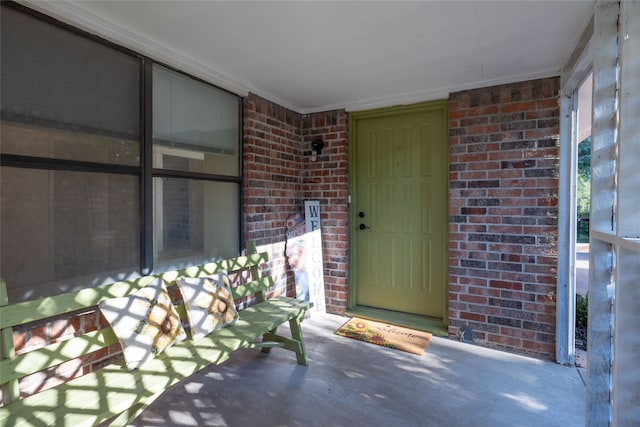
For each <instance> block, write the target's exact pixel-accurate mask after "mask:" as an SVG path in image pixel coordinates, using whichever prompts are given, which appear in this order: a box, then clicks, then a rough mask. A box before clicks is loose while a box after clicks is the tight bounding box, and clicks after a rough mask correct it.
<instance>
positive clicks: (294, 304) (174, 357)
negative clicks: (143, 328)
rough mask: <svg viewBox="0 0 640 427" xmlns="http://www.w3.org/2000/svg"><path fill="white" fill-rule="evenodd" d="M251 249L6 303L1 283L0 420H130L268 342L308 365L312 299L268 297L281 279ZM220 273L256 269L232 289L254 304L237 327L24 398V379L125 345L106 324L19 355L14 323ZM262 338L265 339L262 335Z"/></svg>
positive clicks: (16, 422) (91, 307)
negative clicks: (212, 368) (267, 272)
mask: <svg viewBox="0 0 640 427" xmlns="http://www.w3.org/2000/svg"><path fill="white" fill-rule="evenodd" d="M247 248H248V249H247V252H248V254H247V256H241V257H237V258H233V259H229V260H223V261H219V262H215V263H210V264H205V265H200V266H196V267H190V268H186V269H183V270H178V271H172V272H167V273H163V274H160V275H158V276H145V277H142V278H140V279H137V280H134V281H125V282H118V283H113V284H109V285H104V286H100V287H96V288H89V289H84V290H81V291H78V292H71V293H67V294H62V295H58V296H54V297H48V298H43V299H40V300H35V301H27V302H21V303H16V304H11V305H9V304H8V302H7V291H6V285H5V283H4V281H2V282H1V283H0V305H1V306H0V328H1V340H2V341H1V342H2V345H1V347H0V351H1V354H0V355H1V356H2V360H0V383H1V384H2V401H3V405H4V406H2V407H0V426H7V427H8V426H12V427H13V426H16V427H17V426H73V427H80V426H91V425H95V424H98V423H102V422H105V421H109V423H110V425H114V426H124V425H127V424H128V423H129V422H130V421H132V420H133V419H135V418H136V417H137V416H138V415H140V413H141V412H142V411H143V410H144V409H145V408H147V407H148V406H149V405H150V404H151V403H152V402H153V401H154V400H155V399H156V398H157V397H158V396H160V395H161V394H162V393H163V392H164V391H165V390H166V389H168V388H169V387H171V386H172V385H173V384H176V383H177V382H178V381H180V380H183V379H185V378H187V377H189V376H191V375H193V374H194V373H196V372H198V371H200V370H202V369H204V368H206V367H207V366H209V365H211V364H220V363H222V362H224V361H225V360H227V359H228V358H229V357H230V356H231V354H232V353H233V352H234V351H236V350H238V349H241V348H261V349H262V351H264V352H268V351H269V350H270V349H271V348H272V347H281V348H284V349H287V350H290V351H293V352H294V353H295V355H296V360H297V363H299V364H301V365H307V354H306V350H305V345H304V339H303V336H302V330H301V328H300V324H301V322H302V320H303V318H304V314H305V312H306V311H307V310H308V309H310V308H311V307H312V305H313V304H312V303H309V302H305V301H300V300H297V299H294V298H287V297H274V298H270V299H267V298H266V290H267V289H268V288H269V287H271V286H272V285H273V284H274V281H273V278H272V277H270V276H268V277H261V274H260V270H259V266H260V265H261V264H263V263H265V262H267V261H268V255H267V254H266V253H256V247H255V244H254V243H253V242H249V243H248V244H247ZM220 271H228V272H229V273H230V274H232V273H236V274H240V273H239V272H249V274H250V278H249V280H248V282H247V283H242V284H238V285H236V286H233V287H232V288H231V291H232V294H233V298H234V300H236V301H238V300H240V299H246V298H248V299H250V300H251V301H255V303H254V304H253V305H251V306H249V307H248V308H245V309H243V310H241V311H240V312H239V318H238V320H237V321H236V322H235V323H233V324H232V325H229V326H226V327H224V328H222V329H218V330H216V331H214V332H212V333H210V334H208V335H206V336H204V337H202V338H198V339H196V340H192V339H190V338H188V339H186V340H184V341H181V342H178V343H175V344H174V345H172V346H171V347H169V348H167V349H166V350H164V351H163V352H162V353H160V354H159V355H157V356H156V357H155V358H153V359H151V360H150V361H148V362H146V363H144V364H143V365H142V366H140V367H139V368H138V369H135V370H132V371H130V370H127V368H126V366H125V365H124V363H123V362H121V361H119V362H118V363H111V364H108V365H106V366H104V367H101V368H99V369H97V370H94V371H93V372H90V373H87V374H86V375H83V376H80V377H78V378H74V379H71V380H69V381H67V382H62V383H60V384H57V385H54V386H53V387H51V388H48V389H46V390H44V391H41V392H39V393H36V394H32V395H29V396H27V397H24V398H22V399H21V398H20V397H21V396H20V394H21V393H20V381H21V380H22V379H24V378H25V377H29V376H32V375H36V376H37V375H42V377H43V378H46V377H47V371H51V370H55V368H56V367H57V366H58V365H60V364H62V363H65V362H68V361H74V360H77V359H79V358H83V357H86V356H87V355H90V354H91V353H94V352H100V351H106V352H109V351H113V348H118V346H119V344H118V338H117V337H116V335H115V334H114V332H113V330H112V329H111V327H109V326H107V327H105V328H102V329H99V330H95V331H90V332H86V333H84V334H82V335H79V336H74V337H72V338H71V339H69V340H66V341H62V342H57V343H54V344H49V345H47V346H45V347H41V348H36V349H33V350H29V351H27V352H25V353H23V354H19V355H16V351H15V349H14V346H13V337H12V328H15V327H19V326H20V325H25V324H28V323H32V322H37V321H43V320H45V319H48V318H51V317H55V316H60V315H63V314H67V313H73V312H77V311H78V310H83V309H84V310H95V309H96V305H97V304H98V303H100V302H101V301H105V300H109V299H111V298H117V297H122V296H128V295H131V294H133V293H134V292H136V291H138V290H139V289H142V288H143V287H145V286H147V285H149V284H150V283H151V282H153V281H156V280H157V279H158V277H160V278H162V280H163V281H164V283H165V284H166V285H167V286H168V287H172V286H175V282H176V280H177V279H178V278H179V277H204V276H207V275H211V274H215V273H217V272H220ZM176 309H177V312H178V314H179V316H180V319H181V321H182V322H183V323H185V320H186V309H185V305H184V303H181V304H178V305H177V307H176ZM285 322H289V326H290V330H291V336H290V337H285V336H281V335H278V334H277V328H278V326H280V325H282V324H283V323H285ZM260 337H262V340H258V338H260ZM120 360H121V358H120Z"/></svg>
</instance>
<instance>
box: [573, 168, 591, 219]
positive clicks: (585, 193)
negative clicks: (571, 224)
mask: <svg viewBox="0 0 640 427" xmlns="http://www.w3.org/2000/svg"><path fill="white" fill-rule="evenodd" d="M576 197H577V208H578V218H589V209H590V207H591V182H590V181H589V180H588V179H585V177H584V176H583V175H580V174H578V188H577V191H576Z"/></svg>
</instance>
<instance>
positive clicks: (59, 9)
mask: <svg viewBox="0 0 640 427" xmlns="http://www.w3.org/2000/svg"><path fill="white" fill-rule="evenodd" d="M19 3H21V4H23V5H25V6H27V7H29V8H31V9H34V10H36V11H38V12H41V13H44V14H45V15H48V16H51V17H53V18H55V19H58V20H59V21H62V22H65V23H67V24H69V25H72V26H74V27H77V28H80V29H81V30H83V31H87V32H89V33H91V34H95V35H97V36H99V37H102V38H104V39H107V40H109V41H110V42H113V43H115V44H118V45H121V46H123V47H125V48H127V49H130V50H132V51H134V52H137V53H139V54H141V55H145V56H148V57H150V58H151V59H153V60H155V61H158V62H159V63H163V64H165V65H168V66H171V67H173V68H176V69H178V70H181V71H183V72H185V73H188V74H191V75H193V76H194V77H198V78H200V79H203V80H205V81H207V82H209V83H211V84H213V85H216V86H219V87H220V88H222V89H225V90H228V91H229V92H232V93H235V94H236V95H239V96H247V94H248V93H249V92H253V93H257V94H259V91H258V90H256V89H254V88H252V87H251V86H250V85H247V84H245V83H243V82H241V81H238V80H236V79H232V78H230V77H228V76H226V75H224V74H223V73H221V72H219V71H218V70H215V69H213V68H211V67H208V66H206V65H203V64H202V63H200V62H198V61H197V60H195V59H193V58H190V57H187V56H184V55H182V54H180V53H178V52H176V51H174V50H171V49H168V48H166V47H165V46H163V45H161V44H159V43H156V42H154V41H152V40H150V39H148V38H145V37H144V36H141V35H140V34H138V33H136V32H134V31H131V30H130V29H127V28H124V27H121V26H119V25H117V24H115V23H113V22H111V21H109V20H106V19H104V18H102V17H100V16H97V15H95V14H93V13H91V12H88V11H87V10H85V9H83V8H82V7H80V6H78V5H77V4H73V3H69V2H65V1H41V0H20V1H19Z"/></svg>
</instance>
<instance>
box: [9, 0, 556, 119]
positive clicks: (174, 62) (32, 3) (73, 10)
mask: <svg viewBox="0 0 640 427" xmlns="http://www.w3.org/2000/svg"><path fill="white" fill-rule="evenodd" d="M18 1H19V3H21V4H24V5H25V6H27V7H29V8H31V9H34V10H36V11H38V12H41V13H44V14H46V15H49V16H51V17H53V18H55V19H58V20H60V21H62V22H65V23H67V24H70V25H72V26H75V27H77V28H80V29H81V30H84V31H87V32H89V33H92V34H95V35H97V36H99V37H102V38H104V39H107V40H109V41H110V42H113V43H115V44H118V45H121V46H123V47H125V48H128V49H130V50H132V51H134V52H137V53H139V54H141V55H145V56H148V57H150V58H151V59H153V60H155V61H157V62H159V63H162V64H165V65H168V66H171V67H173V68H176V69H178V70H181V71H183V72H185V73H188V74H191V75H193V76H194V77H197V78H200V79H202V80H204V81H206V82H209V83H211V84H213V85H215V86H218V87H220V88H222V89H225V90H228V91H229V92H231V93H234V94H236V95H238V96H241V97H245V96H247V95H248V94H249V93H253V94H255V95H258V96H260V97H262V98H265V99H268V100H270V101H272V102H275V103H277V104H279V105H281V106H283V107H285V108H288V109H290V110H293V111H295V112H297V113H300V114H309V113H317V112H323V111H331V110H338V109H344V110H346V111H362V110H369V109H374V108H383V107H390V106H394V105H406V104H414V103H418V102H423V101H432V100H436V99H445V98H448V97H449V94H450V93H454V92H459V91H463V90H469V89H478V88H482V87H489V86H496V85H501V84H508V83H515V82H520V81H526V80H533V79H539V78H546V77H556V76H560V75H561V70H559V69H558V70H548V71H546V72H538V73H530V74H521V75H514V76H510V77H504V78H499V79H487V80H483V81H476V82H473V83H466V84H463V85H457V86H450V87H443V88H436V89H429V90H423V91H417V92H409V93H403V94H399V95H392V96H387V97H378V98H370V99H364V100H361V101H356V102H352V103H349V102H347V103H339V104H333V105H323V106H318V107H313V108H302V107H300V106H299V105H294V104H292V103H291V102H288V101H286V100H284V99H281V98H279V97H277V96H274V95H273V94H271V93H269V92H265V91H262V90H260V89H258V88H255V87H253V86H252V85H250V84H247V83H246V82H242V81H240V80H237V79H234V78H231V77H229V76H228V75H226V74H224V73H222V72H220V71H218V70H216V69H214V68H211V67H209V66H206V65H204V64H202V63H200V62H199V61H197V60H195V59H193V58H190V57H187V56H185V55H182V54H180V53H178V52H176V51H175V50H172V49H169V48H167V47H165V46H163V45H161V44H159V43H157V42H154V41H153V40H150V39H148V38H146V37H143V36H141V35H140V34H138V33H136V32H134V31H132V30H130V29H127V28H124V27H122V26H119V25H117V24H115V23H113V22H112V21H109V20H107V19H104V18H102V17H100V16H98V15H96V14H94V13H92V12H89V11H87V10H86V9H84V8H83V7H81V6H79V5H78V4H77V3H70V2H66V1H42V0H18Z"/></svg>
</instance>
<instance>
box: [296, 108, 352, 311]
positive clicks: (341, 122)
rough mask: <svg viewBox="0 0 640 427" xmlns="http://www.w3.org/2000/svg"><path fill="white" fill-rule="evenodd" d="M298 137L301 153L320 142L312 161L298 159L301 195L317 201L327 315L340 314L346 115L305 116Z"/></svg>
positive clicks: (344, 275) (344, 258)
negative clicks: (300, 135) (317, 151)
mask: <svg viewBox="0 0 640 427" xmlns="http://www.w3.org/2000/svg"><path fill="white" fill-rule="evenodd" d="M302 135H303V141H302V146H303V150H304V151H309V150H310V149H311V141H313V140H315V139H317V138H322V139H323V141H324V148H323V150H322V154H321V155H319V156H318V157H317V159H316V161H312V160H311V156H308V155H307V156H304V157H303V159H302V177H303V181H302V182H303V193H304V197H305V198H307V199H313V200H320V212H321V221H322V245H323V247H322V250H323V254H324V259H323V262H324V283H325V299H326V304H327V311H328V312H330V313H340V314H342V313H344V311H345V309H346V306H347V215H348V209H349V205H348V180H347V165H348V141H347V113H346V112H345V111H344V110H335V111H328V112H323V113H314V114H309V115H306V116H305V117H304V119H303V130H302Z"/></svg>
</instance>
